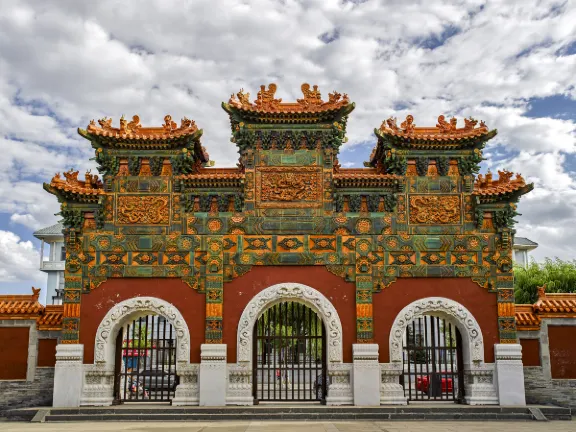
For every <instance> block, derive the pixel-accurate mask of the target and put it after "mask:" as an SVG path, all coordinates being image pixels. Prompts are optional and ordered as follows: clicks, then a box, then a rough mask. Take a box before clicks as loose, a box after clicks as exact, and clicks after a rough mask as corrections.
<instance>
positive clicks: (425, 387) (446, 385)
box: [416, 372, 453, 396]
mask: <svg viewBox="0 0 576 432" xmlns="http://www.w3.org/2000/svg"><path fill="white" fill-rule="evenodd" d="M442 374H443V372H439V373H437V374H435V378H434V375H424V376H419V377H417V378H416V390H419V391H421V392H422V393H425V394H429V393H430V395H431V396H432V395H437V394H438V395H439V394H440V393H452V389H453V381H452V378H450V377H446V376H443V377H441V376H442ZM430 376H432V377H433V378H432V381H434V382H436V383H437V384H436V385H438V386H439V387H440V389H441V391H438V390H440V389H438V388H436V390H437V391H434V389H431V388H430ZM440 377H441V378H440ZM431 390H432V391H431Z"/></svg>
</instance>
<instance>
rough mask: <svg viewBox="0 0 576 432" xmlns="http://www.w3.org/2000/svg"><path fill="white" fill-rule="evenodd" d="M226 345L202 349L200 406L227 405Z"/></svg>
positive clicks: (202, 346)
mask: <svg viewBox="0 0 576 432" xmlns="http://www.w3.org/2000/svg"><path fill="white" fill-rule="evenodd" d="M226 372H227V371H226V344H202V345H201V347H200V406H225V405H226V387H227V383H226V378H227V377H226Z"/></svg>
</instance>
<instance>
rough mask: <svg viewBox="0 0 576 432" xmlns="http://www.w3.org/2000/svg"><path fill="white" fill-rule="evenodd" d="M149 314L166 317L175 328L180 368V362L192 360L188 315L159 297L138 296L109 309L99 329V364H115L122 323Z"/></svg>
mask: <svg viewBox="0 0 576 432" xmlns="http://www.w3.org/2000/svg"><path fill="white" fill-rule="evenodd" d="M148 313H154V314H157V315H161V316H163V317H164V318H166V320H167V321H168V322H169V323H170V324H172V326H173V327H174V330H175V333H176V360H177V367H178V363H186V364H187V363H189V362H190V332H189V331H188V326H187V325H186V321H185V320H184V317H183V316H182V314H181V313H180V311H179V310H178V309H176V307H174V306H173V305H171V304H170V303H168V302H166V301H164V300H161V299H159V298H155V297H134V298H131V299H129V300H125V301H123V302H120V303H118V304H117V305H115V306H114V307H113V308H112V309H110V310H109V311H108V313H107V314H106V316H105V317H104V319H103V320H102V322H101V323H100V325H99V326H98V331H97V332H96V343H95V347H94V360H95V363H96V364H99V363H108V362H112V363H113V361H114V358H113V357H114V345H115V343H116V334H117V333H118V331H119V330H120V328H121V327H122V325H124V324H125V323H126V322H129V321H130V320H132V319H134V318H136V317H138V316H142V314H148Z"/></svg>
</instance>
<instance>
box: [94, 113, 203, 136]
mask: <svg viewBox="0 0 576 432" xmlns="http://www.w3.org/2000/svg"><path fill="white" fill-rule="evenodd" d="M98 125H100V126H98ZM98 125H97V124H96V122H95V121H94V120H90V124H88V127H87V128H86V131H87V132H88V133H90V134H94V135H102V136H108V137H115V138H120V137H129V138H132V139H135V138H148V139H150V138H151V137H152V138H158V139H162V138H165V137H166V136H175V135H177V136H180V135H184V134H190V133H195V132H197V131H198V128H197V127H196V122H194V120H190V119H189V118H187V117H184V118H182V120H181V122H180V126H178V124H177V123H176V122H175V121H173V120H172V116H171V115H170V114H167V115H166V116H164V123H163V124H162V126H161V127H142V125H141V124H140V116H138V115H136V114H135V115H133V116H132V120H131V121H128V120H126V118H125V117H124V115H122V117H120V127H118V128H115V127H113V126H112V118H108V117H103V118H101V119H100V120H98Z"/></svg>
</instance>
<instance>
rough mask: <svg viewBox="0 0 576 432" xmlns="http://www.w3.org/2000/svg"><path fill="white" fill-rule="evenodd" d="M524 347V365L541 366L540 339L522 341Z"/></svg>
mask: <svg viewBox="0 0 576 432" xmlns="http://www.w3.org/2000/svg"><path fill="white" fill-rule="evenodd" d="M520 345H522V364H523V365H524V366H540V339H520Z"/></svg>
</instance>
